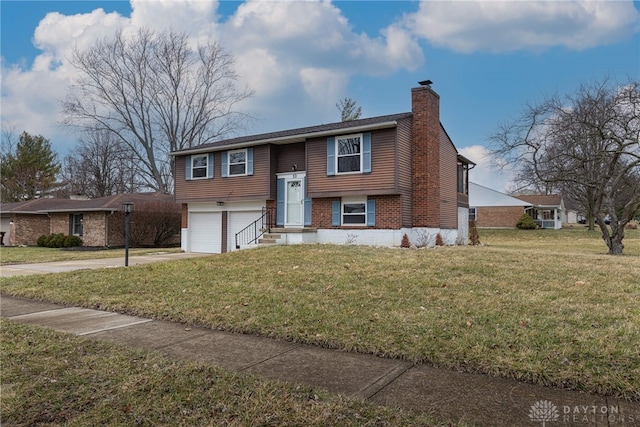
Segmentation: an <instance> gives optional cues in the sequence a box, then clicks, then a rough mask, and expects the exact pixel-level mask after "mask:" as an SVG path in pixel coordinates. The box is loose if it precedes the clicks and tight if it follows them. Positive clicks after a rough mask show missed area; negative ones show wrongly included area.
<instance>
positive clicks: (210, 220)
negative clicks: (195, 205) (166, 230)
mask: <svg viewBox="0 0 640 427" xmlns="http://www.w3.org/2000/svg"><path fill="white" fill-rule="evenodd" d="M189 242H190V245H189V246H190V252H202V253H212V254H219V253H221V252H222V214H221V213H220V212H192V213H191V214H190V215H189Z"/></svg>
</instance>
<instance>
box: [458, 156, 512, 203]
mask: <svg viewBox="0 0 640 427" xmlns="http://www.w3.org/2000/svg"><path fill="white" fill-rule="evenodd" d="M458 151H459V152H460V154H462V155H463V156H465V157H466V158H467V159H469V160H471V161H472V162H474V163H475V164H476V166H475V167H474V168H473V169H471V170H470V171H469V181H471V182H475V183H476V184H479V185H482V186H484V187H488V188H491V189H493V190H497V191H500V192H508V191H509V189H510V187H511V185H512V182H513V178H514V173H513V169H511V168H510V167H509V166H508V165H499V164H497V163H498V162H497V161H496V159H495V157H493V156H492V155H491V151H490V150H489V149H488V148H486V147H483V146H481V145H472V146H470V147H464V148H459V149H458Z"/></svg>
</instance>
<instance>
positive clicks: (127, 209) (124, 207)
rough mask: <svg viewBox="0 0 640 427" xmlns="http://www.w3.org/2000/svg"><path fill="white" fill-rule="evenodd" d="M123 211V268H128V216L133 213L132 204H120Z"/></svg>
mask: <svg viewBox="0 0 640 427" xmlns="http://www.w3.org/2000/svg"><path fill="white" fill-rule="evenodd" d="M122 210H123V211H124V266H125V267H128V266H129V214H130V213H131V212H132V211H133V203H132V202H124V203H123V204H122Z"/></svg>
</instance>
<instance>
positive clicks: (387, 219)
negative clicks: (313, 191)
mask: <svg viewBox="0 0 640 427" xmlns="http://www.w3.org/2000/svg"><path fill="white" fill-rule="evenodd" d="M368 199H369V200H371V199H373V200H375V201H376V225H375V227H366V228H368V229H375V228H377V229H394V230H397V229H399V228H401V227H402V204H401V196H398V195H394V196H369V197H368ZM334 200H337V201H340V200H341V199H340V198H334V197H328V198H316V199H313V201H312V203H311V220H312V221H313V227H316V228H322V229H327V228H340V229H349V228H359V229H361V228H363V227H362V226H338V227H336V226H334V225H331V209H332V207H331V203H332V202H333V201H334Z"/></svg>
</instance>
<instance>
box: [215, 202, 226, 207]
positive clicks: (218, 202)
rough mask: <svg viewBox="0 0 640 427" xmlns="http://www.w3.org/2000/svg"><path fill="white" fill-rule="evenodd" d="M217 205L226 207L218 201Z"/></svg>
mask: <svg viewBox="0 0 640 427" xmlns="http://www.w3.org/2000/svg"><path fill="white" fill-rule="evenodd" d="M216 205H218V206H224V202H220V201H218V202H216Z"/></svg>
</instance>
